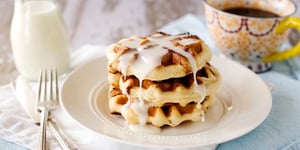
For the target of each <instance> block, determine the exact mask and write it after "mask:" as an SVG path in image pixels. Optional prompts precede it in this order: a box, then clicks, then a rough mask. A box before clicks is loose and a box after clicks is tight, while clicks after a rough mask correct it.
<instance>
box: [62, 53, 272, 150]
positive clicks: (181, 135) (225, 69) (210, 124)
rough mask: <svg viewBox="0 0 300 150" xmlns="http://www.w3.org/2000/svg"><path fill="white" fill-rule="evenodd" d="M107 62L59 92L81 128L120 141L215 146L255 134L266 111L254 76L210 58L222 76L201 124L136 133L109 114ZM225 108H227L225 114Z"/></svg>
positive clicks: (265, 95)
mask: <svg viewBox="0 0 300 150" xmlns="http://www.w3.org/2000/svg"><path fill="white" fill-rule="evenodd" d="M106 61H107V60H106V58H105V57H100V58H97V59H94V60H91V61H90V62H88V63H86V64H85V65H82V66H81V67H79V68H77V69H76V70H74V71H73V72H72V73H70V74H69V75H68V77H67V78H66V80H65V81H64V83H63V86H62V89H61V102H62V106H63V109H64V110H65V111H66V112H67V113H68V114H69V115H70V116H71V117H72V118H73V119H74V120H76V121H77V122H79V123H80V124H81V125H83V126H84V127H86V128H88V129H90V130H92V131H95V132H96V133H99V135H103V136H105V137H108V138H110V139H113V140H116V141H119V142H123V143H127V144H133V145H139V146H146V147H160V148H185V147H196V146H208V145H214V144H219V143H223V142H226V141H229V140H232V139H235V138H237V137H240V136H242V135H244V134H246V133H248V132H250V131H251V130H253V129H255V128H256V127H257V126H258V125H259V124H261V123H262V122H263V120H264V119H265V118H266V117H267V116H268V114H269V112H270V110H271V106H272V97H271V93H270V91H269V89H268V87H267V86H266V85H265V83H264V82H263V81H262V80H261V79H260V78H259V77H258V76H257V75H256V74H254V73H253V72H251V71H250V70H248V69H246V68H245V67H243V66H241V65H239V64H237V63H235V62H233V61H231V60H229V59H226V58H220V57H213V59H212V61H211V64H213V65H214V66H215V67H216V68H217V69H218V70H219V72H220V73H221V76H222V84H221V87H220V90H219V91H218V99H217V100H216V103H215V104H214V106H213V107H211V109H209V111H208V113H207V115H206V120H205V122H194V123H184V124H183V125H180V126H178V127H175V128H171V127H165V128H163V129H162V130H161V133H159V134H154V133H146V132H136V131H133V130H130V128H129V126H128V125H127V124H126V123H125V122H124V120H123V118H121V117H120V116H115V115H111V114H110V113H109V111H108V107H107V106H108V104H107V101H108V100H107V84H106V72H107V71H106ZM227 105H232V109H231V110H229V111H228V110H227Z"/></svg>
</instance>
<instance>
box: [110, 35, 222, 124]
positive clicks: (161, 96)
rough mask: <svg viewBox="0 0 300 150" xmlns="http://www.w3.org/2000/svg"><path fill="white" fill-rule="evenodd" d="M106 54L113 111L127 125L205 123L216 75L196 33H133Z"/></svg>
mask: <svg viewBox="0 0 300 150" xmlns="http://www.w3.org/2000/svg"><path fill="white" fill-rule="evenodd" d="M106 55H107V58H108V66H107V69H108V81H109V85H110V88H109V93H108V97H109V98H108V100H109V103H108V104H109V106H108V107H109V110H110V111H111V113H112V114H117V115H122V116H123V117H124V119H125V120H126V122H127V123H128V124H131V125H137V124H139V125H146V124H152V125H154V126H156V127H162V126H171V127H175V126H178V125H179V124H181V123H182V122H185V121H200V120H202V121H205V113H206V112H207V110H208V109H209V108H210V107H211V106H212V104H213V102H214V98H215V93H216V90H217V88H218V87H219V84H220V75H219V73H218V71H217V70H216V69H215V68H214V67H213V66H212V65H211V64H209V60H210V59H211V57H212V55H211V52H210V49H209V48H208V47H207V45H206V44H205V43H204V42H203V41H202V40H201V39H200V38H199V37H198V36H196V35H191V34H188V33H186V34H180V35H169V34H166V33H162V32H156V33H153V34H151V35H148V36H134V37H130V38H126V39H123V40H120V41H119V42H117V43H114V44H112V45H110V46H109V47H108V48H107V51H106Z"/></svg>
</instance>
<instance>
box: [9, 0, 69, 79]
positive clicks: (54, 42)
mask: <svg viewBox="0 0 300 150" xmlns="http://www.w3.org/2000/svg"><path fill="white" fill-rule="evenodd" d="M10 38H11V39H10V40H11V47H12V52H13V57H14V62H15V65H16V68H17V70H18V72H19V73H20V74H21V75H22V76H23V77H25V78H26V79H28V80H38V76H39V72H40V69H41V68H42V67H56V68H57V70H58V74H63V73H66V72H67V71H68V70H69V66H70V51H69V47H68V35H67V31H66V27H65V24H64V21H63V18H62V15H61V13H60V11H59V8H58V6H57V4H56V3H55V1H53V0H28V1H27V0H15V9H14V15H13V19H12V23H11V32H10Z"/></svg>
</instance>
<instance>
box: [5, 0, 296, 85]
mask: <svg viewBox="0 0 300 150" xmlns="http://www.w3.org/2000/svg"><path fill="white" fill-rule="evenodd" d="M202 1H203V0H130V1H129V0H57V2H58V3H59V4H60V6H61V11H62V13H63V17H64V19H65V23H66V26H67V29H68V33H69V40H70V48H71V50H72V51H74V50H76V49H78V48H79V47H81V46H83V45H85V44H96V45H108V44H110V43H112V42H116V41H118V40H120V39H121V38H124V37H128V36H133V35H147V34H150V33H152V32H154V31H156V30H158V29H160V28H161V27H163V26H164V25H166V24H168V23H170V22H172V21H174V20H176V19H178V18H180V17H181V16H183V15H185V14H187V13H192V14H194V15H197V16H199V17H201V16H202V15H203V6H202ZM294 1H295V2H296V3H297V5H298V6H299V4H300V0H294ZM13 9H14V0H1V1H0V10H1V13H0V72H2V74H1V76H2V78H5V77H4V76H5V74H3V72H13V71H14V67H13V66H12V65H7V64H10V63H12V56H11V50H10V42H9V32H10V23H11V18H12V15H13ZM299 14H300V13H299V9H298V10H297V12H296V14H295V15H296V16H300V15H299ZM294 32H295V33H296V31H294ZM294 32H293V33H294ZM291 36H292V37H294V39H297V37H298V35H297V34H293V35H291ZM295 41H297V40H295ZM7 78H11V76H9V75H8V76H7ZM0 85H1V80H0Z"/></svg>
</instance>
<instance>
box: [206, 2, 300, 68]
mask: <svg viewBox="0 0 300 150" xmlns="http://www.w3.org/2000/svg"><path fill="white" fill-rule="evenodd" d="M204 8H205V16H206V23H207V28H208V31H209V34H210V36H211V38H212V40H213V41H214V42H215V44H216V46H217V47H218V49H219V50H220V51H221V52H222V54H225V55H226V56H228V57H230V58H232V59H233V60H236V61H238V62H240V63H241V64H243V65H245V66H247V67H248V68H249V69H251V70H253V71H254V72H257V73H259V72H264V71H268V70H270V69H271V68H272V65H271V63H270V62H271V61H279V60H283V59H288V58H291V57H293V56H296V55H298V54H299V53H300V45H299V44H298V45H297V46H295V47H293V48H292V49H289V50H285V51H280V52H279V51H278V49H280V47H281V45H282V44H283V42H284V41H285V40H286V39H287V36H288V31H287V29H288V28H291V27H296V28H298V29H300V19H298V18H296V17H290V16H291V15H293V14H294V12H295V11H296V5H295V4H294V3H293V2H292V0H204Z"/></svg>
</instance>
